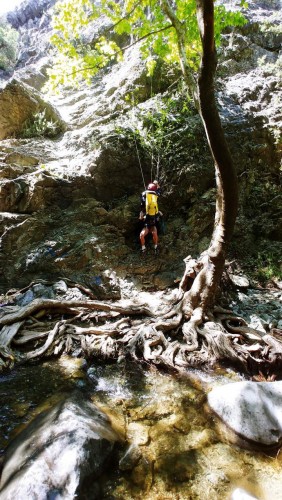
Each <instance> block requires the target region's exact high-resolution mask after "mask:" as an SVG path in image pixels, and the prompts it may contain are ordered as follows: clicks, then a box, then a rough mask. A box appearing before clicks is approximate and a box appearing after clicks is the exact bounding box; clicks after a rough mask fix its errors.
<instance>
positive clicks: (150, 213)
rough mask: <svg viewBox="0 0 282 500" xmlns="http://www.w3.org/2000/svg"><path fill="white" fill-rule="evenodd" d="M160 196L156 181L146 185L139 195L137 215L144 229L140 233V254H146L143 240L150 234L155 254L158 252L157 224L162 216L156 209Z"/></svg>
mask: <svg viewBox="0 0 282 500" xmlns="http://www.w3.org/2000/svg"><path fill="white" fill-rule="evenodd" d="M159 195H160V186H159V183H158V181H156V180H155V181H154V182H151V183H150V184H148V187H147V189H146V191H144V192H143V193H142V195H141V211H140V214H139V220H141V221H143V222H144V227H143V229H142V231H141V233H140V236H139V237H140V243H141V250H142V253H145V252H146V245H145V238H146V236H147V234H149V233H150V234H151V235H152V238H153V243H154V250H155V253H157V251H158V241H159V237H158V230H157V223H158V220H159V217H161V216H162V215H163V214H162V212H160V211H159V208H158V196H159Z"/></svg>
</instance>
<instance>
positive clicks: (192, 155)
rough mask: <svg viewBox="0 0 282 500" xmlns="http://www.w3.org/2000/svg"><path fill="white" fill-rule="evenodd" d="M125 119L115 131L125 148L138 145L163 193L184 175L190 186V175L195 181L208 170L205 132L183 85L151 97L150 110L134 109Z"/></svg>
mask: <svg viewBox="0 0 282 500" xmlns="http://www.w3.org/2000/svg"><path fill="white" fill-rule="evenodd" d="M127 100H130V96H129V95H128V96H127ZM134 104H135V103H134ZM127 116H128V119H127V122H126V124H127V125H126V127H123V126H118V127H116V129H115V132H116V133H117V134H118V137H119V139H120V140H121V141H126V147H132V148H135V147H136V146H137V148H138V151H139V155H140V156H141V158H142V164H143V165H144V166H145V165H146V169H147V171H148V170H151V177H152V178H155V177H157V178H158V180H159V181H160V182H161V184H162V186H166V188H165V189H166V194H168V192H169V190H171V189H172V187H173V186H174V185H175V186H176V185H177V184H178V183H179V181H180V179H183V177H184V176H185V177H186V178H187V179H188V184H189V182H190V180H191V178H192V177H193V176H194V177H195V178H197V175H198V169H199V170H201V172H203V168H206V169H210V166H211V165H210V162H209V161H207V157H209V154H208V145H207V144H206V141H205V140H204V130H203V127H202V125H201V123H200V119H199V117H198V116H197V113H196V110H195V108H194V105H193V102H192V100H189V99H187V93H186V89H185V88H184V86H183V85H179V87H178V88H177V89H176V90H175V91H174V92H172V91H171V92H170V93H169V94H167V95H165V96H162V97H161V96H160V95H157V96H155V97H154V98H152V99H151V103H150V108H149V109H148V107H147V106H146V105H145V106H143V105H140V106H133V108H132V110H131V111H130V112H129V113H128V115H127ZM203 163H205V167H203Z"/></svg>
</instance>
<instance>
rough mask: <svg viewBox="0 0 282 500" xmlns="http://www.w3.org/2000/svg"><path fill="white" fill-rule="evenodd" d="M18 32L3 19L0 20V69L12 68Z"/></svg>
mask: <svg viewBox="0 0 282 500" xmlns="http://www.w3.org/2000/svg"><path fill="white" fill-rule="evenodd" d="M17 40H18V32H17V31H16V30H15V29H14V28H12V26H11V25H10V24H8V23H6V22H5V21H0V69H4V70H9V69H12V68H13V66H14V65H15V63H16V57H17Z"/></svg>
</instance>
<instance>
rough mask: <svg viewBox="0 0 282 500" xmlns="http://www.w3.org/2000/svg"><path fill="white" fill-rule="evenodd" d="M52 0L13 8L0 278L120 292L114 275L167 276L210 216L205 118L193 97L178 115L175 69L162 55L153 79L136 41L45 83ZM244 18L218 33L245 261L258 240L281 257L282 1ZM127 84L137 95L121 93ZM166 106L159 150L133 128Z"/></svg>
mask: <svg viewBox="0 0 282 500" xmlns="http://www.w3.org/2000/svg"><path fill="white" fill-rule="evenodd" d="M54 3H55V1H51V2H50V1H48V2H47V1H46V0H33V1H26V2H24V3H23V6H22V7H21V8H20V9H17V10H16V11H15V12H12V13H10V14H9V15H8V20H9V22H10V23H11V24H12V25H13V26H14V27H15V28H16V29H17V30H18V31H19V34H20V41H19V57H18V63H17V67H16V69H15V71H14V74H13V75H11V79H10V80H9V81H8V82H2V87H3V88H2V91H1V92H0V105H1V110H2V113H1V118H0V139H1V142H0V178H1V198H0V210H1V214H0V230H1V255H0V259H1V276H0V281H1V289H2V291H5V290H7V289H8V288H9V287H22V286H25V285H26V284H28V282H29V281H32V280H33V279H35V278H36V279H38V278H42V279H48V280H52V279H55V278H58V277H68V278H71V279H72V280H74V281H80V282H84V283H85V284H87V285H88V286H90V287H91V288H92V289H94V291H95V293H96V294H97V296H105V295H108V296H109V294H111V295H114V296H116V294H118V293H119V285H120V282H121V280H122V281H123V282H124V281H125V282H129V281H132V280H133V282H135V283H139V284H141V285H142V286H147V287H149V288H152V287H160V288H165V287H167V286H173V284H174V281H175V280H177V279H178V278H179V276H180V275H181V273H182V266H183V264H182V259H183V258H184V257H185V256H186V255H187V254H188V253H192V254H193V253H194V254H196V253H198V252H200V251H202V250H203V249H204V248H205V246H206V245H207V243H208V241H209V236H210V233H211V229H212V225H213V215H214V204H215V200H214V179H213V176H214V173H213V165H212V161H211V158H210V154H209V151H208V147H207V145H206V140H205V136H204V131H203V128H202V125H201V122H200V120H199V118H198V116H197V114H196V112H195V110H194V109H193V107H192V106H191V107H190V108H189V110H186V111H185V112H183V101H184V99H185V95H184V93H183V90H182V89H181V88H180V86H179V82H178V80H179V75H177V74H175V73H171V72H168V71H167V69H166V68H165V67H161V66H159V67H158V69H157V74H156V75H155V76H154V77H153V78H152V79H149V78H148V77H147V76H146V69H145V67H144V62H143V61H142V59H141V57H140V54H139V52H138V48H136V47H135V48H132V49H130V50H128V51H127V52H126V54H125V58H124V61H123V62H121V63H118V64H116V65H114V66H111V67H109V68H107V69H106V70H103V71H102V72H100V73H99V74H98V75H97V76H96V77H95V78H94V79H93V81H92V84H91V85H90V86H86V85H84V86H81V88H80V89H78V90H71V89H68V90H66V91H64V92H63V93H62V94H61V95H60V96H59V97H52V98H47V97H46V96H45V95H44V94H42V91H41V90H42V86H43V84H44V83H45V81H46V68H47V67H48V65H50V64H51V60H50V55H49V53H48V48H49V41H48V37H49V31H50V18H51V14H52V6H53V4H54ZM246 16H247V18H248V24H247V25H245V26H244V27H243V28H241V29H240V30H231V31H228V32H226V33H225V34H224V37H223V43H222V46H221V49H220V51H219V65H218V88H217V95H218V105H219V108H220V112H221V116H222V119H223V123H224V127H225V130H226V134H227V138H228V140H229V143H230V147H231V151H232V154H233V157H234V161H235V164H236V167H237V170H238V175H239V180H240V197H241V208H240V213H239V217H238V224H237V227H236V232H235V236H234V240H233V243H232V247H231V256H232V257H236V258H238V259H241V260H242V259H244V263H245V265H253V263H254V260H255V258H256V255H257V252H258V250H259V251H260V255H261V256H262V258H264V259H266V260H267V259H268V258H269V257H268V256H269V254H271V255H272V258H273V261H275V263H276V264H277V262H278V257H277V256H278V255H279V248H280V242H281V237H282V234H281V229H279V227H280V228H281V226H279V215H280V213H281V210H280V208H281V198H279V196H280V195H279V131H280V130H281V114H280V108H279V91H280V90H279V89H280V81H279V64H280V59H279V50H280V43H281V37H280V35H279V28H278V26H279V22H280V21H281V19H279V17H280V18H281V14H280V3H279V2H278V0H276V1H274V0H273V1H271V2H270V1H268V2H263V1H261V0H254V1H251V2H249V8H248V10H247V11H246ZM280 32H281V30H280ZM133 91H134V92H133ZM132 93H134V96H135V97H134V98H135V106H133V104H132V102H130V101H128V100H127V99H126V96H127V95H128V94H132ZM136 103H138V104H136ZM162 108H164V109H166V111H167V110H168V111H169V114H168V116H170V117H171V119H169V120H168V121H167V122H166V123H165V127H166V128H165V129H164V133H163V139H162V141H163V142H162V144H161V146H160V144H159V147H158V149H157V150H154V148H153V145H152V138H151V142H150V140H149V141H148V140H147V143H146V141H145V142H144V140H143V141H142V140H140V137H138V135H137V134H136V131H137V129H138V130H144V129H145V128H144V127H145V125H146V123H147V122H148V117H150V119H151V120H152V119H154V118H158V116H159V113H160V109H162ZM145 139H146V137H145ZM148 143H149V144H148ZM156 151H157V154H158V155H159V160H160V170H159V177H160V180H161V182H162V188H163V195H162V199H161V201H160V208H161V209H162V211H163V212H164V214H165V221H166V231H165V234H163V235H162V236H161V255H160V256H159V257H158V258H157V259H155V258H154V257H153V256H150V254H149V256H148V258H147V260H146V261H145V262H144V261H141V260H140V257H139V244H138V232H139V229H140V228H139V226H138V211H139V193H140V192H141V191H142V189H143V180H142V175H141V171H140V166H141V170H142V171H143V174H144V178H145V181H146V182H148V181H149V180H150V176H151V170H152V160H154V159H155V158H154V155H155V154H156ZM160 151H161V153H160ZM150 153H151V154H150ZM153 175H156V169H155V168H154V169H153ZM279 203H280V205H279Z"/></svg>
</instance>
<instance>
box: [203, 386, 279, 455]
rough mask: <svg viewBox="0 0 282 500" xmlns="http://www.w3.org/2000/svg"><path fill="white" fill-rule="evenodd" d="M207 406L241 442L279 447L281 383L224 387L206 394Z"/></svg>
mask: <svg viewBox="0 0 282 500" xmlns="http://www.w3.org/2000/svg"><path fill="white" fill-rule="evenodd" d="M208 403H209V405H210V407H211V408H212V410H213V411H214V412H215V413H216V414H217V415H218V416H219V417H220V418H221V419H222V420H223V421H224V423H225V424H226V425H228V427H230V428H231V429H232V430H233V431H235V432H236V433H237V434H239V435H240V436H241V437H243V438H244V439H247V440H249V441H253V442H255V443H259V444H261V445H266V446H271V447H276V446H279V445H280V446H281V442H282V381H281V382H250V381H249V382H235V383H233V384H226V385H224V386H221V387H217V388H215V389H213V390H212V391H211V392H210V393H209V394H208Z"/></svg>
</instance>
